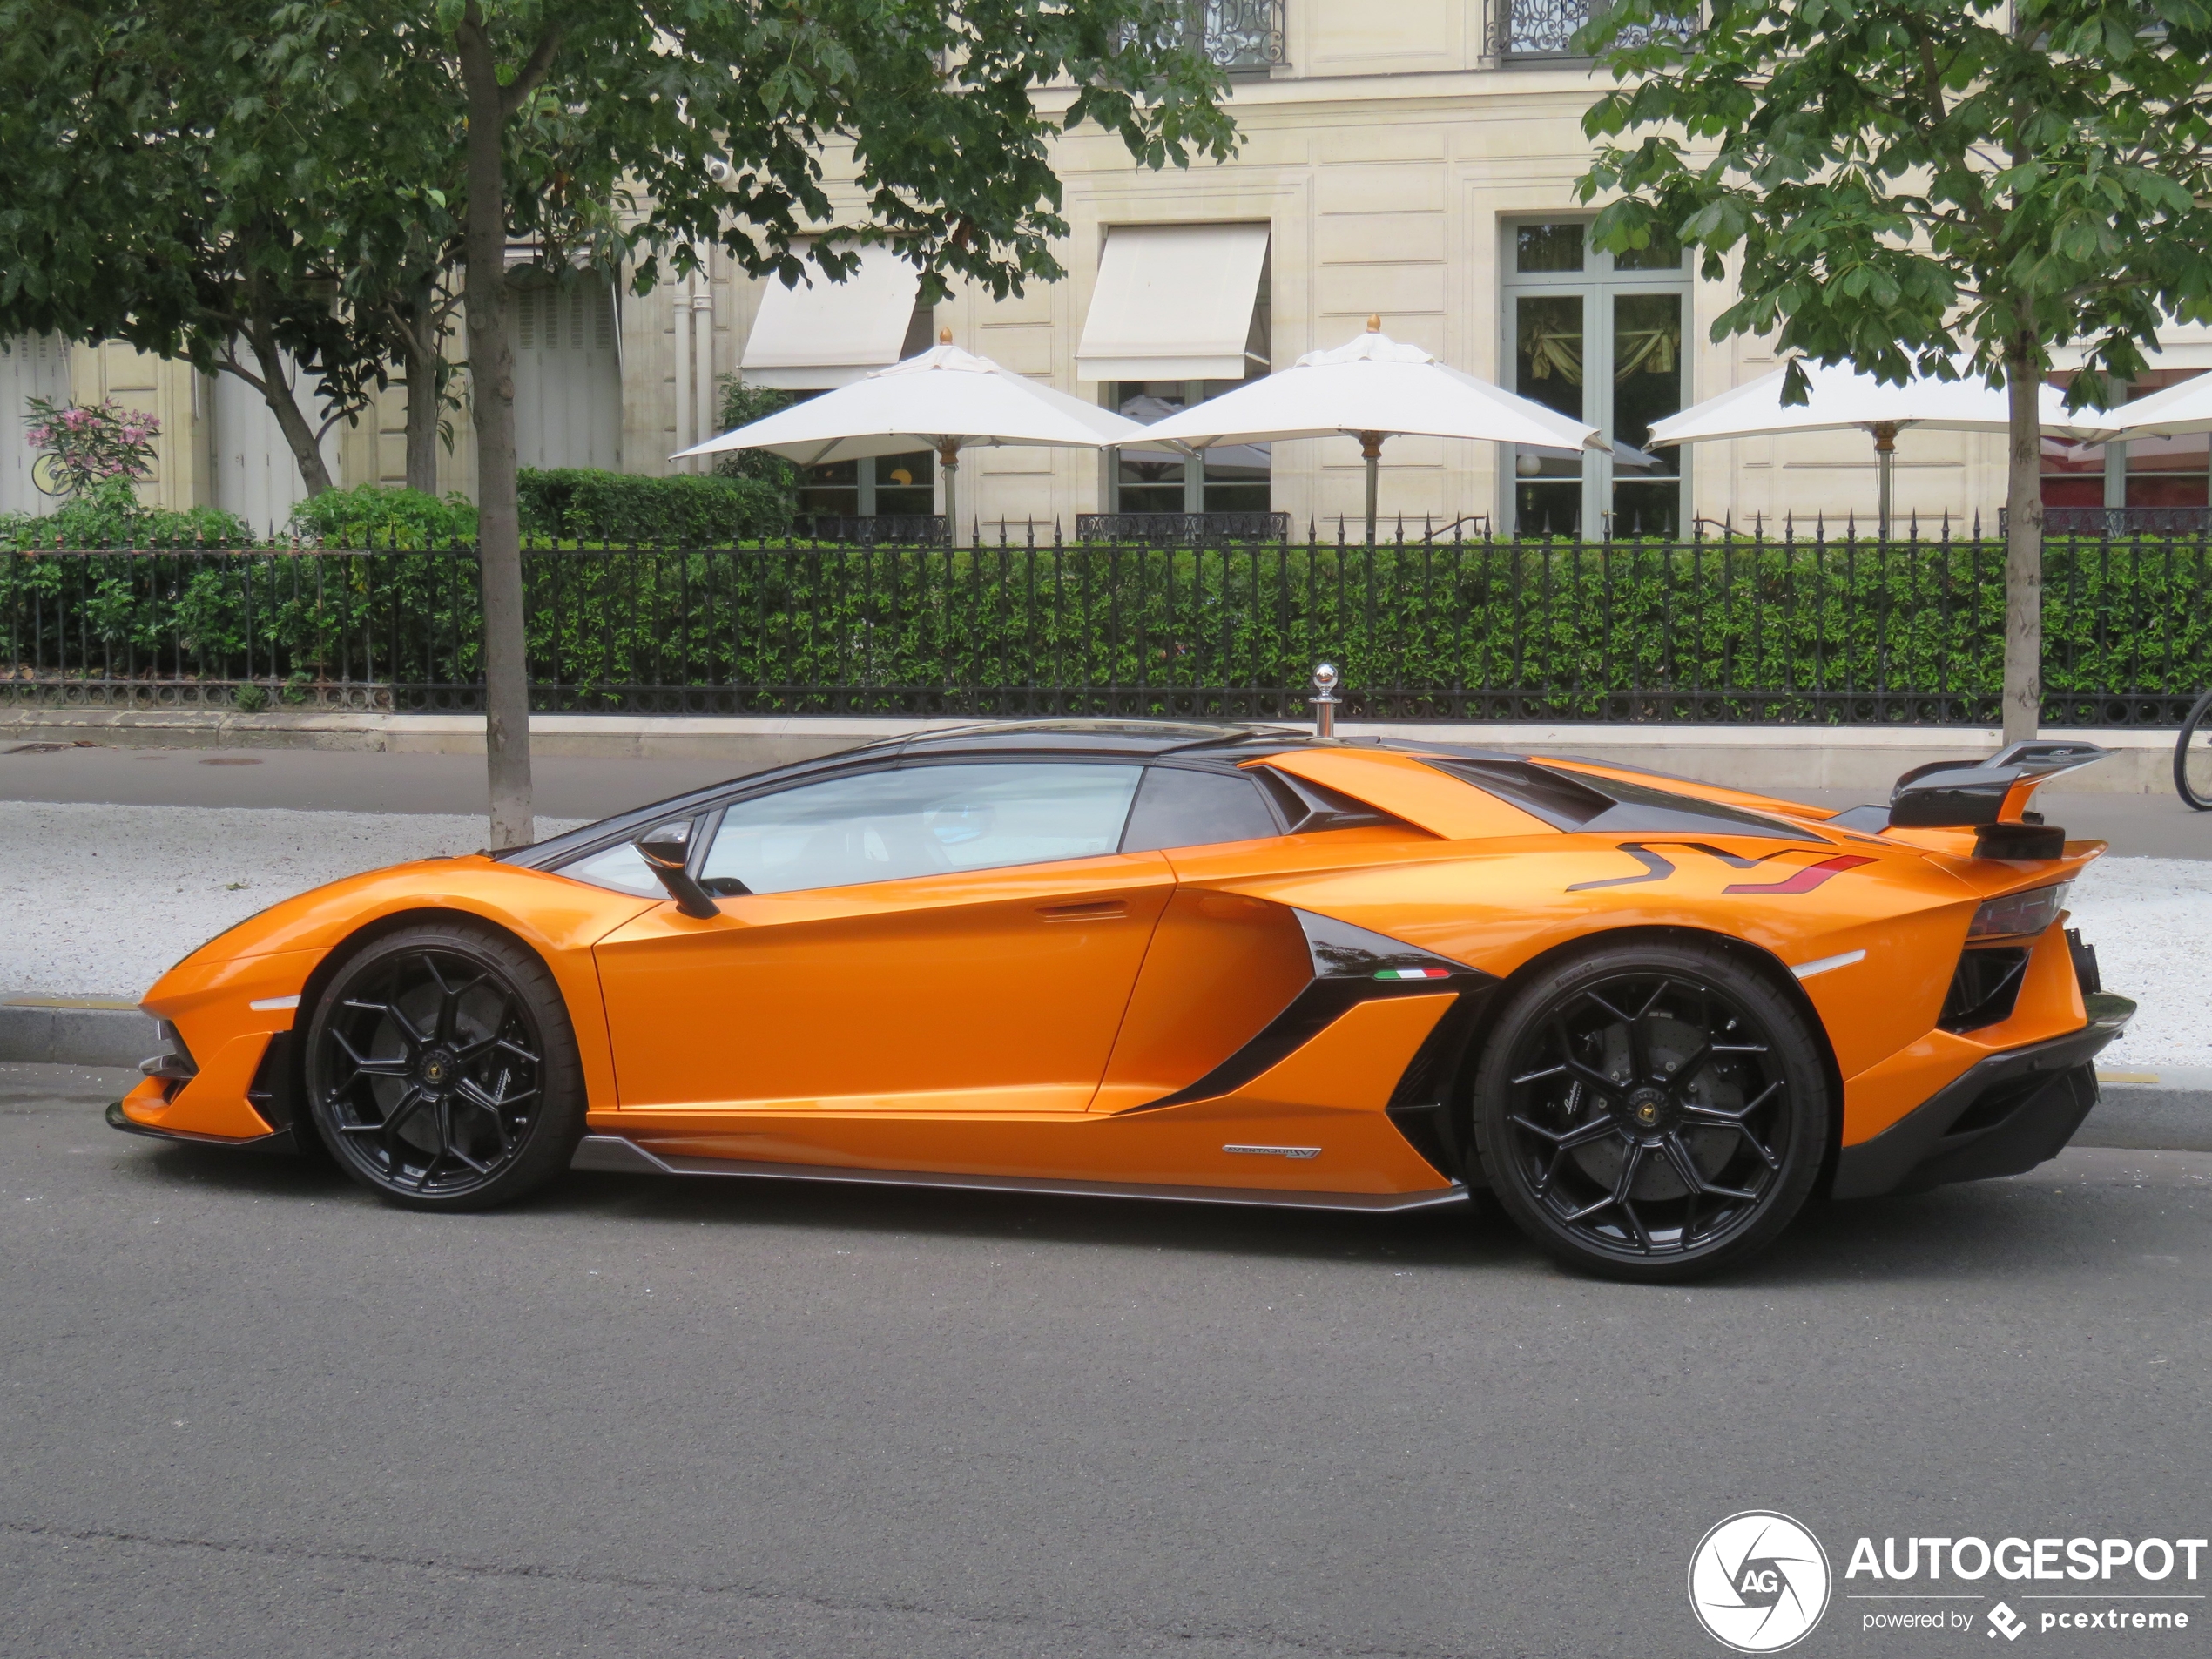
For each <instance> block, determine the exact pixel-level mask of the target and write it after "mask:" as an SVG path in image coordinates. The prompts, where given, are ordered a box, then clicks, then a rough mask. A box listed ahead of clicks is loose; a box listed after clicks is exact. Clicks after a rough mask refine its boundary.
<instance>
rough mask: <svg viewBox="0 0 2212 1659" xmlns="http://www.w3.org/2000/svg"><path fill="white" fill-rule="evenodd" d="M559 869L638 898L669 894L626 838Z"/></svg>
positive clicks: (662, 896)
mask: <svg viewBox="0 0 2212 1659" xmlns="http://www.w3.org/2000/svg"><path fill="white" fill-rule="evenodd" d="M638 833H640V834H643V833H644V826H639V829H638ZM558 873H560V874H562V875H565V876H569V877H571V878H573V879H574V880H578V881H589V882H590V883H591V885H592V886H593V887H612V888H613V889H614V890H615V891H616V892H617V893H629V894H636V895H637V897H639V898H641V899H665V898H666V897H668V889H667V888H666V887H663V886H661V884H660V878H659V877H658V876H657V875H655V874H654V873H652V872H651V870H649V869H647V868H646V867H645V860H644V856H643V855H642V854H641V853H639V852H638V851H637V848H636V847H634V846H631V844H630V843H629V842H627V841H623V842H620V843H618V844H617V845H616V846H609V847H603V848H601V849H600V850H599V851H598V852H597V853H590V854H588V855H587V856H585V857H583V858H580V859H578V860H576V862H575V863H573V864H563V866H561V867H560V870H559V872H558Z"/></svg>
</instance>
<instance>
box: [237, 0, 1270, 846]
mask: <svg viewBox="0 0 2212 1659" xmlns="http://www.w3.org/2000/svg"><path fill="white" fill-rule="evenodd" d="M1187 15H1188V7H1187V5H1186V4H1185V3H1184V0H1061V3H1057V4H1055V5H1051V6H1041V5H1038V4H1036V3H1035V0H817V3H813V4H809V5H806V6H804V7H801V6H798V5H787V4H780V3H778V4H759V3H734V0H434V3H420V0H291V3H287V4H282V5H279V6H278V7H276V8H274V10H273V13H272V14H271V15H270V23H271V24H272V25H273V37H267V38H271V46H270V51H271V52H272V55H273V59H274V61H276V62H279V63H285V62H289V63H291V64H294V65H296V66H297V72H299V73H300V74H302V75H306V76H313V75H314V74H317V73H320V68H319V66H320V64H324V63H325V62H327V60H328V59H329V58H330V57H332V56H333V55H334V54H337V53H341V52H342V51H346V50H347V48H348V44H349V43H359V42H361V41H366V40H371V39H375V40H380V41H383V42H386V43H389V44H390V45H391V47H392V49H393V50H395V51H402V52H404V53H405V54H406V55H407V56H408V57H409V58H410V60H411V61H412V62H413V63H414V64H416V65H417V66H419V67H422V68H425V69H431V70H440V71H444V72H446V73H447V74H448V75H449V76H450V77H451V78H453V79H455V81H457V83H458V84H459V86H460V88H461V90H462V100H463V104H464V107H465V113H466V118H465V122H464V123H463V124H462V126H461V127H460V129H459V131H460V132H461V135H462V136H461V140H460V142H461V146H462V168H461V172H462V194H463V196H464V197H465V205H464V207H463V219H462V223H463V226H464V231H463V240H464V244H465V247H466V258H465V268H466V279H465V284H464V294H465V304H466V314H467V322H468V336H469V353H468V354H469V374H470V405H471V408H472V412H473V415H474V418H475V431H476V464H477V504H478V510H479V521H478V522H479V543H478V545H479V550H480V560H481V570H482V584H483V616H484V662H485V705H486V706H485V716H486V718H485V743H486V750H487V759H488V765H489V783H490V795H491V834H492V840H493V843H494V844H495V845H496V846H514V845H516V844H518V843H521V842H523V841H527V840H529V839H530V837H531V835H532V833H533V829H532V818H531V801H530V778H529V685H528V675H527V665H526V660H525V655H524V640H523V583H522V557H521V538H520V532H519V525H518V522H517V513H516V494H515V482H516V480H515V474H516V450H515V404H514V354H513V348H512V346H511V344H510V341H509V336H508V329H507V320H506V319H507V309H508V307H507V273H506V259H507V249H508V246H509V242H510V240H511V239H514V238H515V237H516V234H517V233H518V232H525V231H527V230H528V229H529V228H530V227H532V226H545V225H547V224H549V223H550V222H552V221H553V220H555V219H562V218H564V217H567V218H576V217H579V216H581V217H584V218H588V217H589V214H590V210H591V209H592V208H593V207H594V206H602V207H610V206H611V205H614V204H617V202H618V201H619V200H620V199H622V198H623V197H624V195H626V194H630V193H633V192H634V197H635V199H636V201H637V203H638V204H639V206H637V208H636V209H635V210H634V211H632V212H627V213H622V214H620V215H619V216H616V215H614V214H612V213H611V212H610V214H609V217H608V218H607V219H604V221H603V222H602V223H603V230H604V233H605V234H610V235H615V236H618V238H619V240H620V243H621V246H622V249H623V251H624V253H625V255H626V256H627V260H628V266H629V269H630V270H631V273H632V280H633V282H634V284H635V285H636V287H637V290H638V291H639V292H641V293H642V292H644V291H645V290H646V289H648V288H650V287H651V286H652V285H653V284H654V283H655V282H656V281H657V280H658V279H659V278H660V277H661V276H662V275H663V274H664V273H669V272H673V273H677V274H679V275H680V274H683V273H686V272H689V271H691V270H693V269H696V268H698V263H699V260H698V250H699V249H700V248H701V247H705V246H711V245H719V246H722V247H724V248H725V249H726V250H728V252H729V253H731V255H732V257H733V258H734V259H735V260H737V262H738V265H739V266H741V268H743V269H744V270H745V271H747V272H749V273H755V274H769V273H773V274H776V275H779V276H780V277H781V278H782V279H783V280H786V281H787V282H788V281H796V280H800V278H801V277H802V276H803V275H804V274H805V273H806V265H807V264H808V263H809V262H811V263H813V265H815V266H817V267H819V274H821V275H825V276H827V277H829V278H831V279H832V280H836V279H840V278H842V277H844V276H846V275H847V274H849V273H850V272H851V270H852V269H853V266H854V265H855V264H856V263H857V254H856V253H855V252H854V248H855V246H857V245H858V244H860V243H862V242H866V241H870V240H877V241H890V242H892V243H894V245H895V246H897V247H898V248H899V250H900V253H902V254H903V255H904V256H905V257H906V258H907V259H908V260H912V261H913V263H914V265H915V266H917V267H918V268H919V269H920V270H921V272H922V273H923V284H924V293H925V294H926V295H927V297H929V298H931V299H936V298H940V297H941V296H942V295H943V293H944V292H945V282H946V278H947V277H948V276H959V277H965V278H967V279H968V280H974V281H976V282H979V283H981V284H982V285H984V286H985V287H988V288H989V289H990V290H991V291H992V292H993V293H1001V294H1002V293H1007V292H1008V291H1015V292H1018V291H1019V290H1020V288H1021V287H1022V283H1023V282H1024V281H1025V280H1028V279H1029V278H1032V277H1042V278H1051V277H1055V276H1058V275H1060V274H1061V271H1060V267H1059V266H1058V264H1057V263H1056V261H1055V260H1054V258H1053V255H1052V251H1051V244H1052V241H1053V239H1055V237H1057V236H1061V235H1063V234H1065V233H1066V229H1067V226H1066V225H1065V224H1064V222H1063V221H1062V219H1060V217H1059V213H1058V207H1059V203H1060V186H1059V182H1058V180H1057V179H1056V178H1055V176H1054V174H1053V172H1052V169H1051V165H1050V162H1049V140H1050V138H1051V135H1052V133H1053V132H1054V130H1055V128H1056V127H1061V126H1066V127H1073V126H1075V125H1079V124H1080V123H1082V122H1084V121H1086V120H1088V121H1093V122H1096V123H1097V124H1098V125H1101V126H1103V127H1105V128H1106V129H1108V130H1109V131H1111V132H1116V133H1118V134H1119V135H1120V137H1121V138H1123V142H1124V143H1125V144H1126V145H1128V146H1129V148H1130V152H1131V153H1132V154H1134V155H1135V156H1136V157H1137V158H1139V159H1140V160H1142V161H1143V162H1144V163H1146V164H1147V165H1152V166H1161V165H1166V164H1168V163H1170V162H1172V163H1175V164H1177V165H1184V164H1186V163H1187V162H1188V160H1189V158H1190V154H1191V153H1192V152H1194V151H1196V152H1199V153H1202V154H1207V155H1211V156H1213V157H1215V158H1223V157H1225V156H1226V155H1228V154H1229V153H1230V152H1231V148H1232V145H1233V138H1234V128H1233V126H1232V125H1231V122H1230V120H1229V118H1227V116H1226V115H1225V114H1224V111H1222V110H1221V109H1220V107H1219V104H1218V101H1217V100H1218V98H1219V96H1220V94H1221V91H1222V90H1223V85H1224V83H1223V80H1222V78H1221V75H1220V73H1219V71H1217V70H1216V69H1215V68H1214V67H1213V65H1212V64H1210V63H1208V62H1207V61H1206V59H1205V57H1204V54H1203V53H1202V52H1201V51H1198V50H1197V49H1196V48H1195V47H1194V46H1193V45H1192V44H1190V42H1189V41H1188V40H1187V39H1186V37H1185V30H1184V23H1185V21H1186V18H1187ZM1055 82H1064V83H1065V84H1067V87H1068V91H1067V93H1066V95H1065V98H1064V99H1062V98H1059V97H1058V96H1057V95H1055V98H1054V102H1055V103H1058V104H1061V105H1062V108H1060V109H1059V111H1057V112H1056V113H1053V112H1048V111H1047V110H1046V109H1044V108H1042V107H1041V106H1040V100H1039V96H1038V94H1039V91H1040V89H1043V88H1047V87H1049V86H1052V85H1053V84H1055ZM832 152H836V153H837V154H838V156H839V161H838V164H837V165H838V166H839V167H840V169H844V168H847V167H849V182H850V185H851V188H852V189H853V190H854V191H856V192H857V193H858V204H857V208H856V209H848V210H847V211H846V212H843V213H842V214H840V212H839V210H838V208H837V207H836V206H835V205H834V204H833V199H832V194H831V190H830V187H829V184H828V182H827V181H828V179H830V177H831V162H830V159H829V158H830V156H831V154H832ZM823 228H826V231H827V233H826V235H823V236H821V237H819V239H816V240H814V241H813V244H812V245H811V246H810V247H809V248H808V249H807V251H806V253H805V254H804V256H803V257H802V254H801V252H800V251H799V248H800V243H801V239H802V238H803V237H805V236H806V233H808V232H809V231H810V230H814V229H823Z"/></svg>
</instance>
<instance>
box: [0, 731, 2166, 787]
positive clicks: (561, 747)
mask: <svg viewBox="0 0 2212 1659" xmlns="http://www.w3.org/2000/svg"><path fill="white" fill-rule="evenodd" d="M973 724H974V722H973V721H968V720H892V719H864V718H850V717H846V716H838V715H819V716H804V715H794V716H759V717H743V716H732V717H726V718H725V717H709V716H695V715H674V714H671V715H614V714H608V715H600V714H540V715H534V716H532V717H531V719H530V745H531V752H532V753H533V754H534V755H536V756H539V757H543V758H548V759H558V758H572V759H642V760H664V761H689V762H694V763H700V764H705V765H718V766H722V767H725V768H726V771H727V772H728V773H729V774H732V775H734V774H736V773H740V772H755V771H759V770H760V769H761V768H763V767H766V766H775V765H785V764H786V763H788V762H790V761H793V760H806V759H812V758H813V757H814V756H816V755H822V754H829V753H833V752H835V751H837V750H840V749H846V748H850V747H852V746H853V745H856V744H861V743H867V742H870V741H872V740H873V739H876V738H887V737H896V736H900V735H901V734H903V733H906V732H920V731H928V730H932V729H936V728H941V727H944V726H949V725H973ZM1338 730H1339V732H1341V733H1342V735H1344V736H1345V737H1399V736H1403V737H1420V738H1431V739H1433V738H1438V737H1440V736H1445V737H1448V738H1450V739H1451V740H1452V741H1453V742H1456V743H1470V744H1477V745H1482V746H1485V747H1488V748H1497V749H1516V750H1532V749H1533V750H1549V751H1551V752H1554V753H1569V754H1577V755H1588V756H1590V757H1592V758H1593V759H1605V760H1621V761H1627V762H1629V763H1631V764H1633V765H1640V766H1650V767H1653V768H1655V769H1656V770H1658V771H1661V772H1675V773H1677V774H1679V775H1680V776H1683V777H1685V778H1696V779H1703V780H1705V781H1707V782H1710V783H1722V784H1729V785H1731V786H1737V787H1752V786H1754V785H1750V784H1747V783H1745V782H1744V781H1743V780H1744V779H1747V778H1756V779H1757V785H1756V786H1757V787H1762V788H1766V789H1771V790H1782V791H1787V790H1791V789H1848V790H1854V791H1860V792H1868V791H1879V792H1880V793H1879V794H1873V793H1868V794H1866V795H1865V799H1870V800H1876V799H1888V791H1889V787H1890V785H1891V784H1892V782H1894V781H1895V779H1896V778H1897V776H1898V773H1899V772H1904V771H1905V770H1906V769H1907V768H1908V767H1912V766H1917V765H1922V764H1923V763H1925V762H1926V761H1930V760H1946V759H1959V758H1960V757H1965V756H1973V755H1983V754H1989V753H1992V752H1994V751H1995V750H1996V749H1997V748H1998V747H2000V733H1999V732H1996V731H1994V730H1987V729H1982V728H1978V727H1970V726H1955V727H1954V726H1787V725H1768V726H1743V725H1490V724H1487V723H1483V722H1477V721H1457V722H1452V723H1449V724H1441V723H1424V724H1420V725H1376V724H1363V723H1359V722H1352V721H1346V722H1345V723H1344V724H1342V725H1339V728H1338ZM2043 735H2044V736H2046V737H2047V738H2083V739H2087V741H2089V742H2092V743H2096V744H2101V745H2103V746H2104V747H2106V748H2108V749H2112V750H2114V751H2115V753H2114V756H2113V758H2112V759H2108V760H2106V761H2102V762H2101V763H2099V764H2098V765H2094V766H2092V767H2090V768H2088V769H2087V771H2085V772H2080V773H2078V774H2076V776H2075V777H2074V778H2073V779H2069V780H2068V782H2069V783H2070V784H2071V785H2072V786H2073V787H2074V788H2075V789H2076V790H2078V791H2080V792H2094V793H2103V794H2114V793H2117V794H2128V795H2134V794H2161V793H2162V794H2167V795H2169V796H2170V795H2171V793H2172V791H2173V780H2172V765H2173V752H2174V733H2173V732H2166V731H2160V730H2136V729H2132V728H2122V729H2107V728H2103V727H2100V728H2097V729H2095V730H2085V731H2080V732H2061V731H2058V730H2055V729H2054V730H2052V731H2048V732H2045V733H2044V734H2043ZM83 739H90V740H91V741H94V742H97V743H100V744H106V745H118V746H130V747H203V748H226V749H227V748H246V749H253V748H306V749H335V750H353V751H368V752H381V753H418V754H449V755H481V754H482V753H483V745H484V722H483V717H482V716H481V715H472V714H385V713H377V712H374V711H345V712H318V713H288V712H270V713H266V714H234V713H227V712H221V711H201V710H192V709H177V710H132V711H108V710H98V709H45V708H13V709H8V710H5V711H0V747H5V746H8V745H13V744H21V743H71V742H75V741H78V740H83Z"/></svg>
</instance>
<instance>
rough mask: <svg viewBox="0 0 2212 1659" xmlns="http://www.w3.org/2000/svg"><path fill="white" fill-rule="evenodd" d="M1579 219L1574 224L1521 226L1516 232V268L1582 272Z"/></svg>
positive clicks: (1514, 239)
mask: <svg viewBox="0 0 2212 1659" xmlns="http://www.w3.org/2000/svg"><path fill="white" fill-rule="evenodd" d="M1587 228H1588V226H1585V225H1583V224H1582V223H1581V221H1580V220H1577V221H1575V223H1573V224H1571V225H1522V226H1517V227H1516V228H1515V229H1514V233H1513V242H1514V249H1513V253H1514V269H1515V270H1516V271H1579V270H1581V268H1582V233H1583V231H1584V230H1585V229H1587Z"/></svg>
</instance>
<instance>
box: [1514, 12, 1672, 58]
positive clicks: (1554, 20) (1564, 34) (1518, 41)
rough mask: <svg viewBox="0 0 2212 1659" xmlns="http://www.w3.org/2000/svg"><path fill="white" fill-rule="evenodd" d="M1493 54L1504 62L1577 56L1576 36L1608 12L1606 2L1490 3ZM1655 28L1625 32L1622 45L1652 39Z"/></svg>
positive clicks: (1646, 27) (1639, 28)
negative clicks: (1603, 13)
mask: <svg viewBox="0 0 2212 1659" xmlns="http://www.w3.org/2000/svg"><path fill="white" fill-rule="evenodd" d="M1489 5H1490V55H1491V56H1492V57H1495V58H1498V59H1500V60H1501V61H1504V60H1507V59H1511V58H1527V57H1575V56H1576V55H1577V54H1576V53H1575V50H1574V40H1575V31H1576V30H1579V29H1580V28H1581V26H1582V25H1583V24H1586V23H1588V22H1589V20H1590V19H1591V18H1592V17H1596V16H1598V15H1599V14H1600V13H1601V12H1602V11H1604V10H1608V8H1607V6H1606V5H1605V3H1604V0H1489ZM1652 33H1653V26H1652V25H1644V26H1639V27H1635V28H1629V29H1623V30H1622V31H1621V44H1622V45H1636V44H1641V43H1642V42H1644V41H1647V40H1649V39H1650V38H1651V36H1652Z"/></svg>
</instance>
